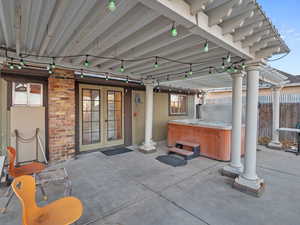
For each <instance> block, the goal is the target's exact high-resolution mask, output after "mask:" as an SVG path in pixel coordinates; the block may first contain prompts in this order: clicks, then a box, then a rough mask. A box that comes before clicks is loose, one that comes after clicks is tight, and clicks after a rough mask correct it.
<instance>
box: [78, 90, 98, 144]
mask: <svg viewBox="0 0 300 225" xmlns="http://www.w3.org/2000/svg"><path fill="white" fill-rule="evenodd" d="M100 127H101V125H100V90H94V89H82V144H83V145H90V144H95V143H99V142H100V141H101V138H100V137H101V133H100V131H101V129H100Z"/></svg>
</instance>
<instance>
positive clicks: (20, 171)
mask: <svg viewBox="0 0 300 225" xmlns="http://www.w3.org/2000/svg"><path fill="white" fill-rule="evenodd" d="M7 155H8V159H9V166H8V174H9V175H10V176H11V177H12V178H17V177H20V176H23V175H32V174H38V173H40V172H41V171H43V170H44V169H45V167H46V166H45V165H44V164H43V163H38V162H31V163H27V164H25V165H22V166H20V167H15V160H16V149H14V148H13V147H7ZM40 189H41V192H42V194H43V198H44V200H47V196H46V193H45V191H44V188H43V187H42V186H41V185H40ZM13 195H14V193H13V192H12V190H11V187H9V189H8V191H7V194H6V196H8V200H7V202H6V204H5V206H4V208H0V212H1V213H5V211H6V209H7V207H8V205H9V203H10V201H11V199H12V197H13Z"/></svg>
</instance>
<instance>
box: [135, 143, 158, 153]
mask: <svg viewBox="0 0 300 225" xmlns="http://www.w3.org/2000/svg"><path fill="white" fill-rule="evenodd" d="M139 151H140V152H142V153H145V154H149V153H154V152H156V147H155V145H153V144H152V143H151V144H150V145H145V144H143V145H141V146H140V147H139Z"/></svg>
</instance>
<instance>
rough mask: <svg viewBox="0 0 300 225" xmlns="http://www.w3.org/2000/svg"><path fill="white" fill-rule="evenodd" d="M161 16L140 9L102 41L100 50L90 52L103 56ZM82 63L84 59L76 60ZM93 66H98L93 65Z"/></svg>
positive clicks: (77, 62)
mask: <svg viewBox="0 0 300 225" xmlns="http://www.w3.org/2000/svg"><path fill="white" fill-rule="evenodd" d="M159 16H160V15H159V14H157V13H156V12H155V11H153V10H151V11H149V10H148V9H146V8H142V9H140V10H139V11H138V12H137V13H135V14H134V15H130V17H131V18H130V20H129V19H126V18H124V23H122V24H121V25H119V26H118V27H116V29H114V30H113V32H110V33H109V34H108V35H107V36H105V37H104V39H101V40H100V45H101V46H100V49H97V48H96V49H91V50H90V51H89V52H90V53H91V54H92V55H99V56H101V55H102V53H103V52H104V51H106V50H108V49H109V48H111V47H112V46H114V45H116V44H118V43H119V42H121V41H122V40H124V39H125V38H127V37H129V36H130V35H131V34H133V33H135V32H137V31H139V30H140V29H142V28H143V27H145V26H146V25H147V24H149V23H151V22H153V21H154V20H155V19H157V18H158V17H159ZM81 62H82V59H78V60H76V61H75V62H74V63H75V64H79V63H81ZM93 65H97V64H95V63H93Z"/></svg>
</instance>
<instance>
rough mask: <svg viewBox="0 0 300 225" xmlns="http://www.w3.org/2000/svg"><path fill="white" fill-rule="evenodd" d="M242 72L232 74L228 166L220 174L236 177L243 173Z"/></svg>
mask: <svg viewBox="0 0 300 225" xmlns="http://www.w3.org/2000/svg"><path fill="white" fill-rule="evenodd" d="M243 76H244V73H243V72H239V73H233V74H231V77H232V131H231V152H230V164H229V165H227V166H225V167H224V168H223V171H222V174H223V175H226V176H230V177H236V176H238V175H239V174H241V173H242V172H243V165H242V163H241V144H242V143H241V141H242V109H243V102H242V99H243Z"/></svg>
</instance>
